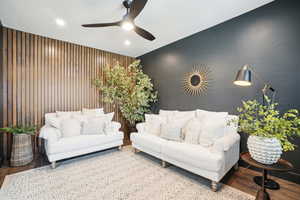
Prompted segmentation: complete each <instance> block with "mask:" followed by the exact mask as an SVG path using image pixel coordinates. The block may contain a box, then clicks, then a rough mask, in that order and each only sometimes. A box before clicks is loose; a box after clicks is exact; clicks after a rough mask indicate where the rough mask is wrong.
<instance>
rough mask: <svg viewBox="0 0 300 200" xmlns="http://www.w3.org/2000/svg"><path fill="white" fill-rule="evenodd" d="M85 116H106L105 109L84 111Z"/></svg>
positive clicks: (84, 109)
mask: <svg viewBox="0 0 300 200" xmlns="http://www.w3.org/2000/svg"><path fill="white" fill-rule="evenodd" d="M82 114H83V115H97V114H104V111H103V108H96V109H87V108H83V109H82Z"/></svg>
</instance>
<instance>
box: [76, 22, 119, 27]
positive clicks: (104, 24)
mask: <svg viewBox="0 0 300 200" xmlns="http://www.w3.org/2000/svg"><path fill="white" fill-rule="evenodd" d="M120 23H121V22H113V23H100V24H82V25H81V26H83V27H86V28H98V27H107V26H119V25H120Z"/></svg>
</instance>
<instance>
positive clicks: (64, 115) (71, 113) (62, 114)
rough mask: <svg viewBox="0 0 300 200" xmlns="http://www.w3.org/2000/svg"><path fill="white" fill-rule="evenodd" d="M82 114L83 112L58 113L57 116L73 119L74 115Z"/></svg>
mask: <svg viewBox="0 0 300 200" xmlns="http://www.w3.org/2000/svg"><path fill="white" fill-rule="evenodd" d="M80 113H81V111H56V116H57V117H64V118H69V117H72V115H74V114H80Z"/></svg>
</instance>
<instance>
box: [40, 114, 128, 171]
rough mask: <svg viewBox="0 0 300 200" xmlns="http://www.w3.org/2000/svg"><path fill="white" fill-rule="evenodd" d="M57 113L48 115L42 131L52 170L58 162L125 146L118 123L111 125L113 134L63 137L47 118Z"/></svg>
mask: <svg viewBox="0 0 300 200" xmlns="http://www.w3.org/2000/svg"><path fill="white" fill-rule="evenodd" d="M53 115H55V113H47V114H46V116H45V118H46V124H45V125H44V126H43V127H42V128H41V130H40V135H39V137H40V138H43V139H45V150H46V155H47V157H48V160H49V162H51V163H52V168H55V166H56V161H58V160H62V159H66V158H71V157H74V156H79V155H84V154H88V153H92V152H96V151H101V150H105V149H109V148H113V147H119V149H121V146H122V145H123V137H124V134H123V132H121V131H119V129H120V128H121V124H120V123H118V122H113V121H112V122H111V123H110V130H111V132H109V133H106V134H95V135H79V136H74V137H66V138H64V137H62V133H61V131H60V130H59V129H57V128H54V127H53V126H51V125H49V124H47V118H49V117H52V116H53Z"/></svg>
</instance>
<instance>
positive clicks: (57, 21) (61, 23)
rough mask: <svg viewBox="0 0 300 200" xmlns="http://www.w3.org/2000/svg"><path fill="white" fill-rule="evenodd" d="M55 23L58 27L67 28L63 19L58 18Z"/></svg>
mask: <svg viewBox="0 0 300 200" xmlns="http://www.w3.org/2000/svg"><path fill="white" fill-rule="evenodd" d="M55 22H56V24H57V25H58V26H65V24H66V23H65V21H64V20H63V19H60V18H56V19H55Z"/></svg>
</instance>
